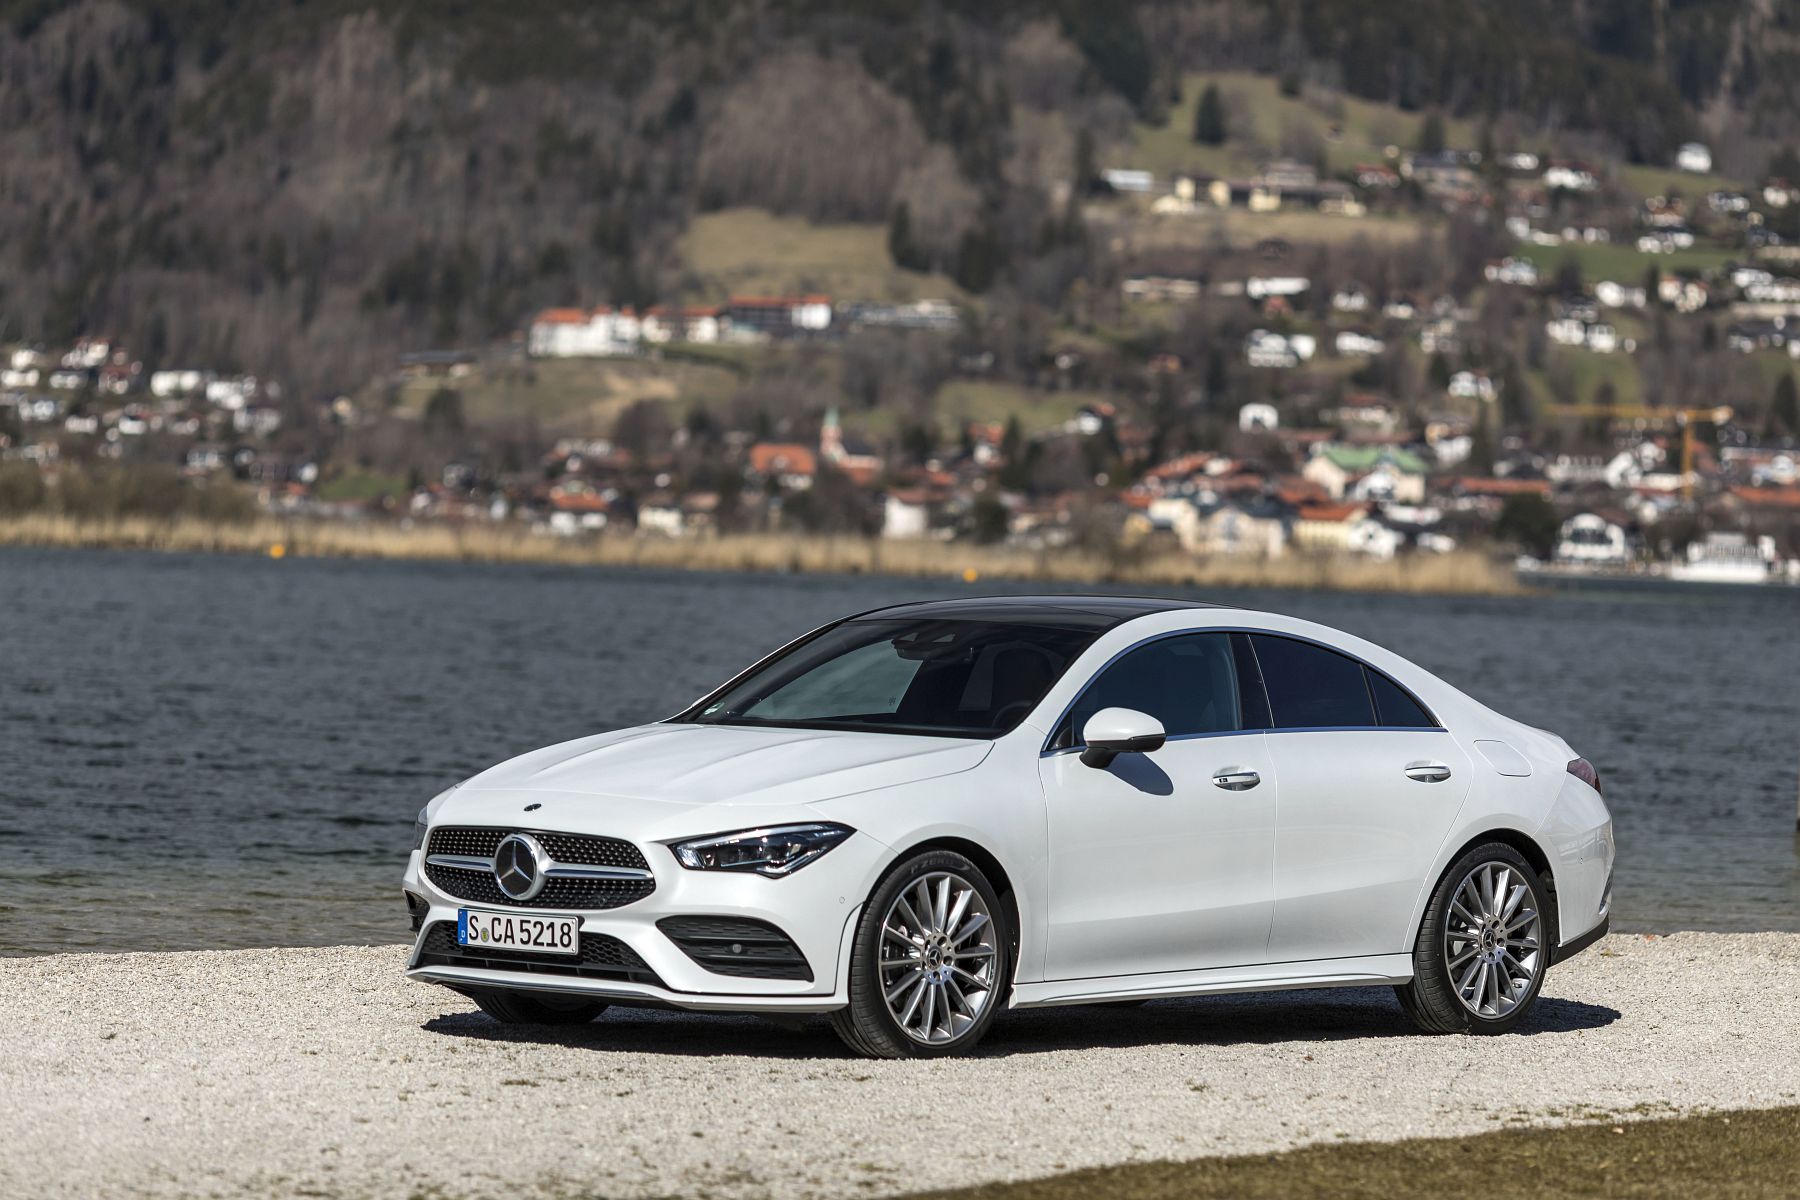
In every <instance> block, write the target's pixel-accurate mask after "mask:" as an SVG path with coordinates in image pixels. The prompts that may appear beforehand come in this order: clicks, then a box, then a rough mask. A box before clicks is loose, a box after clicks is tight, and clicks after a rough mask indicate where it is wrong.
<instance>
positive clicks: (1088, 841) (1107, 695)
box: [1039, 633, 1276, 979]
mask: <svg viewBox="0 0 1800 1200" xmlns="http://www.w3.org/2000/svg"><path fill="white" fill-rule="evenodd" d="M1236 676H1237V672H1236V669H1235V667H1234V665H1233V653H1232V643H1231V639H1230V636H1229V635H1227V634H1223V633H1191V634H1180V635H1176V636H1173V637H1165V638H1158V639H1155V640H1152V641H1149V642H1146V643H1144V644H1142V645H1140V646H1138V647H1135V648H1134V649H1132V650H1130V651H1127V652H1126V653H1125V654H1124V655H1121V656H1120V657H1119V658H1118V659H1117V660H1115V661H1114V662H1113V663H1111V664H1110V665H1108V666H1107V667H1106V668H1105V669H1103V670H1102V672H1101V673H1100V674H1099V675H1098V676H1097V677H1096V678H1095V680H1094V681H1093V683H1091V684H1090V685H1089V686H1088V688H1087V689H1086V690H1085V691H1084V692H1083V693H1082V695H1081V696H1080V697H1079V698H1078V699H1077V700H1076V701H1075V703H1074V705H1073V706H1071V708H1070V711H1069V712H1068V713H1067V714H1065V715H1064V717H1063V719H1062V721H1061V722H1060V724H1059V726H1058V729H1057V731H1056V733H1054V734H1053V735H1052V740H1051V746H1050V748H1049V750H1048V752H1047V753H1046V754H1045V755H1044V756H1043V757H1042V759H1041V760H1040V763H1039V766H1040V772H1041V775H1042V781H1043V785H1044V796H1045V801H1046V811H1047V815H1048V819H1049V830H1048V832H1049V847H1050V879H1049V889H1048V899H1049V903H1048V912H1047V917H1048V925H1049V930H1048V933H1049V936H1048V945H1047V952H1046V959H1045V974H1046V977H1047V978H1049V979H1086V978H1096V977H1101V976H1110V975H1136V974H1146V973H1152V972H1164V971H1188V970H1195V969H1198V968H1203V967H1224V966H1239V965H1243V964H1246V963H1255V962H1260V961H1262V957H1263V952H1264V948H1265V946H1266V944H1267V942H1268V936H1269V914H1270V905H1271V898H1272V891H1271V869H1272V866H1273V862H1274V847H1275V804H1276V790H1275V778H1274V775H1275V772H1274V768H1273V765H1272V764H1271V762H1270V760H1269V749H1268V745H1267V741H1268V739H1267V735H1266V734H1264V733H1263V732H1262V730H1261V726H1262V724H1263V721H1262V720H1261V718H1260V716H1258V715H1256V714H1252V715H1251V719H1250V720H1248V721H1246V720H1245V714H1244V713H1243V712H1242V711H1241V706H1240V697H1239V694H1238V686H1237V678H1236ZM1115 706H1116V707H1122V708H1130V709H1135V710H1137V711H1139V712H1144V713H1148V714H1149V715H1151V716H1153V717H1155V718H1156V719H1157V720H1159V721H1161V722H1162V724H1163V729H1164V731H1165V732H1166V733H1167V734H1168V741H1167V743H1166V744H1165V745H1164V746H1163V747H1162V749H1160V750H1157V751H1154V752H1152V753H1149V754H1121V755H1120V756H1119V757H1118V758H1116V759H1115V760H1113V762H1112V763H1111V765H1109V766H1107V767H1104V768H1095V767H1090V766H1086V765H1084V764H1083V763H1082V761H1081V755H1080V750H1081V749H1082V744H1081V731H1082V729H1083V728H1085V726H1086V723H1087V718H1088V717H1090V716H1092V715H1093V714H1094V713H1096V712H1098V711H1099V710H1100V709H1102V708H1110V707H1115ZM1246 725H1250V726H1252V728H1250V729H1248V730H1246V729H1245V726H1246Z"/></svg>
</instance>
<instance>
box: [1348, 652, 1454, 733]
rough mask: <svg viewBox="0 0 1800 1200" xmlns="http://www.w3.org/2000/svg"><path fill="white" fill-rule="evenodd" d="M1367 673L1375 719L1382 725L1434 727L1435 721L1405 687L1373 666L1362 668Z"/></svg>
mask: <svg viewBox="0 0 1800 1200" xmlns="http://www.w3.org/2000/svg"><path fill="white" fill-rule="evenodd" d="M1364 669H1365V670H1366V671H1367V672H1368V674H1369V694H1370V695H1372V696H1374V697H1375V719H1376V720H1377V721H1379V722H1381V724H1383V725H1395V726H1398V727H1400V728H1402V729H1435V728H1437V722H1436V721H1434V720H1432V719H1431V714H1430V713H1428V712H1426V711H1425V710H1424V708H1422V707H1421V706H1420V705H1419V702H1418V701H1417V700H1414V699H1413V698H1412V696H1410V695H1409V694H1408V693H1407V691H1406V689H1405V688H1403V687H1401V686H1400V685H1399V684H1397V683H1395V682H1394V681H1393V680H1391V679H1389V678H1388V677H1387V676H1386V675H1383V674H1382V673H1381V672H1380V671H1377V670H1376V669H1375V668H1373V667H1366V668H1364Z"/></svg>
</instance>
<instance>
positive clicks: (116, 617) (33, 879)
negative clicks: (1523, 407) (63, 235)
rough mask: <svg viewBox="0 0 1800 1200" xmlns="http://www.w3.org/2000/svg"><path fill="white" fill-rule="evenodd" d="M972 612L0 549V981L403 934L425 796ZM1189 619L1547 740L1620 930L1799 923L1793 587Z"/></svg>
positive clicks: (727, 584)
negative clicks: (95, 952) (1599, 784)
mask: <svg viewBox="0 0 1800 1200" xmlns="http://www.w3.org/2000/svg"><path fill="white" fill-rule="evenodd" d="M970 590H971V589H968V588H966V587H964V586H962V585H960V584H951V583H941V582H923V583H922V582H917V581H906V580H883V579H867V578H814V577H796V576H749V575H703V574H674V573H671V574H663V573H651V572H623V571H600V570H570V569H535V568H528V567H480V566H465V565H455V564H410V563H347V562H328V561H327V562H321V561H282V562H274V561H264V560H255V559H245V558H207V557H182V556H160V555H148V554H126V553H79V552H64V551H41V552H40V551H19V550H0V954H18V953H37V952H43V951H55V950H77V949H146V950H150V949H185V948H208V947H232V946H259V945H276V944H287V943H338V942H357V941H396V940H402V939H403V938H404V937H405V936H406V922H405V918H404V909H403V907H402V904H401V900H400V893H399V876H400V872H401V869H402V866H403V862H404V859H405V856H406V848H407V845H408V840H409V836H410V832H411V826H412V819H413V814H414V813H415V812H416V811H417V810H418V808H419V805H420V804H422V803H423V802H424V801H425V800H427V799H429V798H430V797H431V796H432V795H433V794H434V793H436V792H437V791H438V790H440V789H441V788H443V787H444V786H446V785H448V784H450V783H452V782H454V781H455V780H457V779H459V778H462V777H463V776H466V775H468V774H470V773H472V772H473V771H475V770H477V769H479V768H481V767H483V766H486V765H488V764H490V763H493V762H495V761H497V760H500V759H503V758H506V757H509V756H511V755H513V754H517V753H519V752H521V751H524V750H528V749H531V748H533V747H536V746H541V745H544V744H546V743H550V742H555V741H560V740H563V739H566V738H571V737H576V736H579V735H582V734H585V733H590V732H593V731H596V730H603V729H608V728H612V727H616V726H620V725H627V724H633V723H636V722H639V721H644V720H648V719H654V718H657V717H661V716H665V715H667V714H668V713H670V712H672V711H674V710H676V709H678V708H680V707H681V706H682V705H683V704H685V703H686V702H687V701H688V700H690V699H692V698H693V697H695V696H696V695H698V694H700V693H702V692H704V691H705V690H707V689H708V688H709V687H710V686H712V685H713V684H715V683H717V682H718V681H720V680H721V679H723V678H724V677H726V676H727V675H729V674H730V673H732V672H733V671H734V670H736V669H737V668H738V667H740V666H742V665H744V664H745V663H746V662H748V661H750V660H751V659H753V658H755V657H757V656H758V655H759V654H761V653H762V652H764V651H766V650H768V649H770V648H772V647H774V646H776V645H778V644H780V643H781V642H783V641H785V640H787V639H788V638H790V637H792V636H794V635H795V634H797V633H800V632H803V631H804V630H806V629H807V628H809V627H811V626H813V625H816V624H819V623H821V622H823V621H825V620H828V619H830V618H832V617H835V616H839V615H842V614H843V613H846V612H849V611H853V610H857V609H864V608H870V607H873V606H876V605H879V604H883V603H888V602H892V601H898V600H906V599H921V598H927V597H933V596H943V595H953V594H962V593H966V592H968V591H970ZM987 590H1001V589H997V588H996V589H987ZM1213 598H1215V599H1222V600H1225V601H1226V602H1229V603H1234V604H1241V605H1244V606H1246V607H1266V608H1272V609H1278V610H1280V611H1283V612H1289V613H1293V614H1295V615H1298V616H1303V617H1308V618H1311V619H1314V620H1318V621H1323V622H1326V623H1328V624H1332V625H1336V626H1340V627H1342V628H1344V629H1347V630H1350V631H1352V632H1355V633H1358V634H1361V635H1363V636H1365V637H1368V638H1370V639H1372V640H1374V641H1377V642H1381V643H1384V644H1386V645H1389V646H1392V647H1393V648H1395V649H1396V650H1399V651H1400V652H1401V653H1403V654H1406V655H1408V656H1409V657H1411V658H1414V659H1416V660H1417V661H1418V662H1419V663H1421V664H1422V665H1424V666H1426V667H1428V668H1430V669H1431V670H1433V671H1435V672H1437V673H1439V674H1440V675H1442V676H1444V677H1445V678H1447V679H1449V680H1450V681H1451V682H1453V683H1455V684H1457V685H1459V686H1461V687H1463V688H1465V689H1466V690H1468V691H1470V692H1472V693H1473V694H1474V695H1475V696H1477V697H1479V698H1480V699H1482V700H1484V701H1486V702H1488V703H1490V704H1492V705H1494V706H1496V707H1498V708H1500V709H1501V710H1503V711H1505V712H1508V713H1510V714H1512V715H1514V716H1516V717H1520V718H1522V719H1524V720H1527V721H1530V722H1531V723H1532V724H1536V725H1542V726H1545V727H1547V728H1551V729H1555V730H1557V731H1558V732H1560V733H1562V734H1563V735H1564V736H1565V737H1567V738H1568V739H1569V741H1570V742H1571V743H1572V744H1573V745H1575V746H1576V748H1577V749H1579V750H1580V751H1581V752H1583V753H1584V754H1586V755H1587V756H1588V757H1589V758H1591V759H1592V760H1593V761H1594V762H1595V763H1597V764H1598V765H1599V767H1600V769H1601V771H1602V773H1603V775H1604V777H1605V782H1606V788H1607V798H1608V800H1609V802H1610V803H1611V804H1612V806H1613V812H1614V816H1615V819H1616V822H1617V826H1618V839H1619V849H1620V863H1619V868H1618V875H1617V892H1616V904H1615V911H1616V921H1617V924H1618V926H1620V927H1623V928H1628V929H1677V928H1698V929H1788V930H1800V866H1797V857H1796V856H1797V851H1800V846H1797V845H1796V840H1795V831H1794V819H1795V791H1796V777H1797V773H1800V594H1796V593H1792V592H1788V593H1777V594H1754V593H1753V594H1747V595H1746V594H1740V593H1737V592H1734V591H1730V590H1725V591H1712V592H1678V593H1664V592H1649V591H1630V592H1612V593H1585V594H1565V595H1557V596H1550V597H1543V598H1531V599H1504V600H1489V599H1481V600H1439V599H1415V598H1384V597H1369V596H1337V595H1323V594H1310V593H1273V592H1259V593H1229V594H1224V595H1220V596H1215V597H1213Z"/></svg>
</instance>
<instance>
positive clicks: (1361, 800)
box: [1249, 633, 1469, 962]
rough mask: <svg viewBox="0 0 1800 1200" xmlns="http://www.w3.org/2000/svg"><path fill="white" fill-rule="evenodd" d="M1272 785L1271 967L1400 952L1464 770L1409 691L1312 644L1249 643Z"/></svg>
mask: <svg viewBox="0 0 1800 1200" xmlns="http://www.w3.org/2000/svg"><path fill="white" fill-rule="evenodd" d="M1249 640H1250V642H1251V644H1252V645H1253V646H1254V648H1255V652H1256V654H1255V661H1256V665H1257V669H1258V670H1259V671H1260V673H1261V675H1262V683H1263V687H1264V690H1265V693H1266V695H1267V696H1268V701H1269V710H1270V726H1271V728H1270V732H1269V753H1270V757H1271V758H1272V760H1273V762H1274V764H1275V774H1276V777H1277V779H1279V781H1280V784H1281V805H1280V810H1279V812H1278V813H1277V815H1276V829H1275V874H1274V892H1275V895H1274V916H1273V919H1272V921H1271V924H1270V931H1269V961H1271V962H1296V961H1304V960H1309V959H1320V958H1340V957H1348V956H1353V955H1368V954H1392V953H1396V952H1399V951H1401V950H1404V949H1405V948H1406V946H1407V944H1408V941H1409V940H1410V937H1411V932H1412V931H1411V930H1410V929H1409V928H1408V926H1409V923H1410V922H1411V919H1412V908H1413V903H1414V900H1415V899H1416V897H1417V896H1418V893H1419V888H1420V887H1421V885H1422V884H1423V883H1424V882H1425V879H1424V875H1425V872H1426V871H1428V870H1429V869H1430V867H1431V863H1432V860H1433V858H1434V857H1435V856H1436V854H1437V851H1438V848H1439V847H1440V846H1441V845H1442V843H1443V840H1444V838H1445V837H1446V836H1447V835H1448V833H1449V830H1450V826H1451V824H1452V822H1453V821H1454V820H1455V817H1456V813H1457V810H1458V809H1459V808H1461V806H1462V801H1463V797H1464V796H1465V795H1466V794H1467V792H1468V789H1469V761H1468V758H1467V757H1466V756H1465V755H1464V754H1463V752H1462V751H1461V749H1460V748H1459V747H1458V746H1457V744H1456V740H1455V739H1454V738H1453V737H1451V736H1450V734H1449V733H1448V732H1446V731H1445V730H1443V729H1441V728H1439V727H1438V725H1437V722H1436V720H1435V719H1434V718H1433V717H1432V715H1431V714H1430V713H1429V712H1427V711H1426V709H1425V708H1424V706H1423V705H1421V704H1420V703H1419V702H1418V700H1417V699H1415V698H1414V697H1413V696H1412V695H1411V694H1410V693H1408V692H1407V691H1406V689H1404V688H1402V687H1401V686H1400V685H1399V684H1397V683H1395V682H1394V681H1393V680H1392V679H1390V678H1388V677H1387V676H1386V675H1384V674H1383V673H1381V672H1380V671H1378V670H1376V669H1375V668H1373V667H1370V666H1368V665H1366V664H1364V663H1363V662H1361V661H1360V660H1358V659H1356V658H1352V657H1350V656H1349V655H1346V654H1342V653H1340V652H1338V651H1336V650H1333V649H1330V648H1328V647H1325V646H1323V645H1320V644H1318V643H1316V642H1309V641H1304V640H1300V639H1297V638H1288V637H1281V636H1277V635H1274V634H1261V633H1258V634H1253V635H1251V636H1250V639H1249Z"/></svg>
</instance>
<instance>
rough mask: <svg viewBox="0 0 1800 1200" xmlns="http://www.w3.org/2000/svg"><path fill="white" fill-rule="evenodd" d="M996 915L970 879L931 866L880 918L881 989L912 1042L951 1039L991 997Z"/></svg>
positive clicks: (931, 1043) (933, 1043) (936, 1042)
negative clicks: (989, 909)
mask: <svg viewBox="0 0 1800 1200" xmlns="http://www.w3.org/2000/svg"><path fill="white" fill-rule="evenodd" d="M995 938H996V930H995V924H994V914H993V913H991V912H989V911H988V907H987V905H986V903H984V902H983V901H982V898H981V893H980V892H978V891H976V890H975V886H974V884H972V883H970V882H969V881H968V880H966V879H964V878H962V876H960V875H957V874H955V873H953V872H949V871H934V872H932V873H930V874H928V875H922V876H920V877H919V878H918V879H916V880H914V881H913V882H912V883H910V884H908V885H907V886H906V887H905V888H904V889H902V891H901V892H900V894H899V895H898V896H896V897H894V902H893V903H892V904H891V905H889V906H888V910H887V914H886V916H884V917H883V918H882V922H881V949H880V959H879V962H880V976H881V991H882V995H883V996H884V997H885V998H886V1000H887V1007H888V1012H890V1013H891V1014H893V1018H894V1021H895V1023H896V1024H898V1025H899V1026H900V1028H901V1029H902V1030H903V1031H904V1032H905V1033H906V1035H907V1036H908V1037H910V1038H911V1039H912V1040H913V1041H915V1042H920V1043H922V1044H924V1045H927V1046H941V1045H944V1044H945V1043H948V1042H954V1041H956V1040H957V1039H958V1038H960V1037H961V1036H963V1034H964V1033H965V1032H966V1031H967V1030H968V1029H969V1028H970V1027H971V1026H972V1025H974V1024H975V1023H976V1021H977V1020H978V1019H979V1018H980V1017H981V1014H982V1012H983V1011H984V1010H985V1009H986V1008H987V1006H988V1004H989V1003H991V1002H992V999H993V995H994V978H995V975H994V972H995V966H996V963H997V961H998V956H997V954H996V952H995V944H996V943H995Z"/></svg>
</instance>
